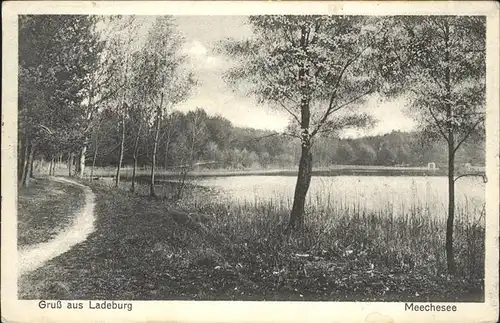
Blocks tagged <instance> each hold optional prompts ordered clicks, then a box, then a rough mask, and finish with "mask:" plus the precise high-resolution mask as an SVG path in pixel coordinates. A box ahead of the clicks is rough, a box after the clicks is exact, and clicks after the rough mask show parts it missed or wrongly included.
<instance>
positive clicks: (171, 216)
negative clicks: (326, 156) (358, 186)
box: [20, 183, 484, 301]
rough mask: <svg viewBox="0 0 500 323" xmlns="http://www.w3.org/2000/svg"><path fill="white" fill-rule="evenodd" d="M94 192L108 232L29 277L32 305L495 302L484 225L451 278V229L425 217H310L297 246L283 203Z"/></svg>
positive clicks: (459, 242) (466, 244)
mask: <svg viewBox="0 0 500 323" xmlns="http://www.w3.org/2000/svg"><path fill="white" fill-rule="evenodd" d="M172 185H173V184H169V185H168V186H164V187H163V188H162V189H161V190H158V191H159V192H161V193H162V194H166V195H168V194H169V192H170V191H172V190H175V187H172ZM92 188H93V190H94V192H95V193H96V195H97V205H96V212H97V214H96V215H97V222H96V231H95V232H94V233H93V234H92V235H91V236H90V237H89V238H88V240H87V241H85V242H84V243H81V244H79V245H77V246H76V247H74V248H73V249H72V250H71V251H69V252H68V253H66V254H63V255H61V256H59V257H57V258H55V259H53V260H51V261H50V262H49V263H48V264H47V265H46V266H44V267H43V268H40V269H38V270H36V271H34V272H32V273H30V274H29V275H27V276H26V277H23V282H24V283H23V282H22V284H21V288H20V297H21V298H31V299H33V298H45V299H47V298H49V299H50V298H54V299H133V300H134V299H135V300H147V299H205V300H325V301H326V300H331V301H348V300H351V301H353V300H358V301H362V300H364V301H369V300H371V301H453V300H459V301H482V300H483V290H484V288H483V287H484V286H483V277H484V272H483V269H482V268H483V267H484V227H483V226H482V225H478V224H473V223H470V222H457V223H456V253H457V255H456V257H457V261H458V264H457V265H458V268H459V274H458V275H457V276H456V277H449V276H447V275H446V274H445V254H444V250H443V249H444V248H443V246H444V228H445V225H444V223H443V222H442V221H441V220H435V219H430V218H424V217H421V216H419V212H418V210H417V209H414V210H413V211H412V212H409V213H408V214H406V215H403V216H395V215H392V214H390V213H387V214H383V213H378V214H366V213H360V212H357V210H356V209H355V208H349V207H346V206H342V208H340V207H338V208H336V207H331V206H329V207H328V208H323V209H317V208H316V209H311V208H309V209H308V210H307V216H306V218H307V224H306V227H305V229H304V230H303V232H300V233H295V234H292V235H290V236H285V235H283V234H282V231H283V228H284V226H285V224H286V221H287V216H288V210H287V209H286V208H285V207H283V205H282V204H280V203H274V202H272V201H271V202H259V201H256V202H255V203H253V204H245V205H241V204H236V203H234V204H231V203H226V204H224V205H223V204H219V203H217V202H215V201H216V199H213V198H211V197H210V196H209V195H210V194H211V193H210V192H208V191H205V190H203V191H200V190H198V189H197V188H196V187H195V186H193V187H191V190H190V192H189V194H195V195H200V194H209V195H208V196H207V197H206V198H199V199H195V200H194V199H191V198H186V201H191V202H185V201H184V202H183V201H180V202H176V203H174V202H172V201H170V200H169V199H168V198H165V199H162V198H160V199H150V198H148V197H146V196H144V195H143V193H139V194H132V193H128V192H127V187H126V185H124V186H123V189H122V190H118V191H116V190H114V189H112V188H110V187H109V185H107V184H103V183H93V184H92ZM146 191H147V189H146V188H140V189H139V192H146ZM189 194H188V197H189ZM464 211H466V210H459V212H464ZM27 282H30V283H29V284H28V283H27Z"/></svg>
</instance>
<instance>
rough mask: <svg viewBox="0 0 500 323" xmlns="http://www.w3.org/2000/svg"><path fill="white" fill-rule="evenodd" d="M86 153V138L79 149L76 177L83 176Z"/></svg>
mask: <svg viewBox="0 0 500 323" xmlns="http://www.w3.org/2000/svg"><path fill="white" fill-rule="evenodd" d="M86 153H87V139H85V142H84V143H83V146H82V149H81V150H80V160H79V167H78V177H79V178H83V176H84V173H85V154H86Z"/></svg>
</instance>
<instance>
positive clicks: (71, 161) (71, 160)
mask: <svg viewBox="0 0 500 323" xmlns="http://www.w3.org/2000/svg"><path fill="white" fill-rule="evenodd" d="M72 166H73V153H69V156H68V176H70V177H71V167H72Z"/></svg>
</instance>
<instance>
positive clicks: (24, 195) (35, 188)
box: [17, 178, 84, 247]
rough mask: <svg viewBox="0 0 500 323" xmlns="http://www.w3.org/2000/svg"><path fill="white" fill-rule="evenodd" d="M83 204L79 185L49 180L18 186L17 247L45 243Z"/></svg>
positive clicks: (82, 195)
mask: <svg viewBox="0 0 500 323" xmlns="http://www.w3.org/2000/svg"><path fill="white" fill-rule="evenodd" d="M83 203H84V193H83V191H82V189H81V188H78V187H74V186H71V185H68V184H61V183H58V182H55V181H50V180H48V179H46V178H38V179H33V180H30V182H29V185H28V187H19V189H18V212H17V244H18V247H24V246H27V245H33V244H37V243H41V242H46V241H48V240H50V239H51V238H52V237H53V236H55V235H56V234H57V233H58V232H59V231H60V230H61V229H63V228H64V227H66V226H68V225H69V224H70V222H71V221H72V218H73V215H74V214H75V212H76V211H77V210H78V209H79V208H80V207H81V206H82V205H83Z"/></svg>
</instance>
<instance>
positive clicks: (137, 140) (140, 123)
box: [130, 121, 142, 192]
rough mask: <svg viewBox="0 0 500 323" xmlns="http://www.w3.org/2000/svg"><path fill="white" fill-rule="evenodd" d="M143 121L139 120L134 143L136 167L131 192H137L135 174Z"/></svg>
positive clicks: (135, 167)
mask: <svg viewBox="0 0 500 323" xmlns="http://www.w3.org/2000/svg"><path fill="white" fill-rule="evenodd" d="M141 130H142V121H141V122H139V130H137V135H136V137H135V143H134V168H133V169H132V186H131V187H130V191H131V192H135V174H136V171H137V153H138V151H139V138H140V136H141Z"/></svg>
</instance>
